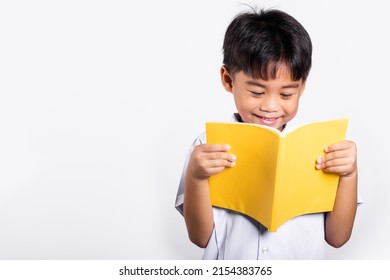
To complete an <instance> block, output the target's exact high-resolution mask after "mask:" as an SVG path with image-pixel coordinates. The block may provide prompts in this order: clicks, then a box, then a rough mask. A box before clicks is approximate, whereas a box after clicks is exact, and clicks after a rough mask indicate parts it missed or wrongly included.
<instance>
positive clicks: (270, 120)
mask: <svg viewBox="0 0 390 280" xmlns="http://www.w3.org/2000/svg"><path fill="white" fill-rule="evenodd" d="M256 117H257V119H258V120H259V122H260V123H261V124H265V125H273V124H275V123H276V122H277V121H278V120H279V118H280V117H273V118H267V117H262V116H256Z"/></svg>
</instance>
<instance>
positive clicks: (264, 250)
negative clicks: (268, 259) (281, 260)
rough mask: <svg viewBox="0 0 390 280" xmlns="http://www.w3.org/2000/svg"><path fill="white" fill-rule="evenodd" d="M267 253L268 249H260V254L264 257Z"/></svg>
mask: <svg viewBox="0 0 390 280" xmlns="http://www.w3.org/2000/svg"><path fill="white" fill-rule="evenodd" d="M268 251H269V249H268V247H263V248H262V249H261V252H262V253H263V254H264V255H266V254H267V253H268Z"/></svg>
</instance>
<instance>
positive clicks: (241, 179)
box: [206, 119, 348, 231]
mask: <svg viewBox="0 0 390 280" xmlns="http://www.w3.org/2000/svg"><path fill="white" fill-rule="evenodd" d="M347 126H348V120H347V119H338V120H330V121H320V122H314V123H310V124H305V125H303V126H300V127H298V128H295V129H293V130H291V131H289V132H287V133H282V132H280V131H279V130H277V129H274V128H271V127H267V126H261V125H256V124H247V123H218V122H208V123H206V141H207V143H211V144H229V145H230V146H231V150H230V152H231V153H232V154H234V155H236V156H237V161H236V165H235V166H234V167H233V168H226V169H225V170H223V171H222V172H221V173H218V174H216V175H214V176H212V177H210V179H209V188H210V196H211V203H212V204H213V205H214V206H217V207H222V208H227V209H231V210H234V211H238V212H240V213H244V214H246V215H248V216H250V217H252V218H254V219H255V220H257V221H258V222H260V223H261V224H263V225H264V226H265V227H266V228H267V229H268V230H269V231H276V230H277V228H278V227H279V226H280V225H282V224H283V223H285V222H286V221H287V220H289V219H291V218H293V217H296V216H299V215H302V214H308V213H317V212H326V211H331V210H332V209H333V204H334V200H335V197H336V191H337V186H338V180H339V176H338V175H335V174H329V173H325V172H323V171H322V170H317V169H316V168H315V163H316V159H317V158H318V157H319V156H321V155H323V154H324V148H325V147H326V146H328V145H331V144H334V143H336V142H339V141H342V140H344V139H345V135H346V131H347Z"/></svg>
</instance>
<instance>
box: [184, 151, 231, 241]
mask: <svg viewBox="0 0 390 280" xmlns="http://www.w3.org/2000/svg"><path fill="white" fill-rule="evenodd" d="M229 149H230V147H229V146H227V145H211V144H202V145H198V146H196V147H195V148H194V150H193V152H192V154H191V157H190V160H189V162H188V168H187V172H186V176H185V181H184V205H183V209H184V211H183V214H184V219H185V222H186V226H187V231H188V236H189V238H190V240H191V241H192V242H193V243H195V244H196V245H198V246H199V247H202V248H204V247H206V245H207V243H208V241H209V239H210V236H211V233H212V231H213V226H214V219H213V211H212V206H211V202H210V194H209V184H208V179H209V177H210V176H212V175H215V174H217V173H219V172H221V171H222V170H224V169H225V167H233V166H234V163H235V157H234V156H233V155H231V154H228V153H227V151H228V150H229Z"/></svg>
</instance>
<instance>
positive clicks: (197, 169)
mask: <svg viewBox="0 0 390 280" xmlns="http://www.w3.org/2000/svg"><path fill="white" fill-rule="evenodd" d="M229 150H230V146H229V145H219V144H201V145H198V146H196V147H195V148H194V150H193V151H192V154H191V157H190V160H189V163H188V174H189V175H191V176H192V177H193V178H196V179H199V180H204V179H208V178H209V177H210V176H212V175H215V174H217V173H219V172H221V171H222V170H224V169H225V168H226V167H233V166H234V165H235V163H236V156H235V155H232V154H229V153H228V151H229Z"/></svg>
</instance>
